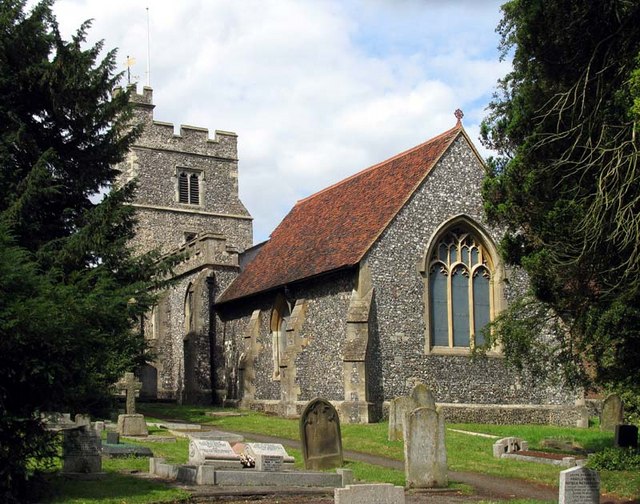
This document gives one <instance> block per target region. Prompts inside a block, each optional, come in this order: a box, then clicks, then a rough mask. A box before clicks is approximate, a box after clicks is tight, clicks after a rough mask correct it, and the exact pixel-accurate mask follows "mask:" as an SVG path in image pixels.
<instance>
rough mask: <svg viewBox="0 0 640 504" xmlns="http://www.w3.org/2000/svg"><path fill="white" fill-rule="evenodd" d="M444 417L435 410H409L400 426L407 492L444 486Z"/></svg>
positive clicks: (445, 460)
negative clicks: (402, 431) (412, 489)
mask: <svg viewBox="0 0 640 504" xmlns="http://www.w3.org/2000/svg"><path fill="white" fill-rule="evenodd" d="M444 434H445V431H444V416H443V415H442V414H440V413H439V412H438V411H436V409H435V408H430V407H428V406H424V407H421V408H417V409H415V410H413V411H412V412H411V413H410V414H409V416H408V417H407V419H406V420H405V423H404V468H405V469H404V470H405V478H406V486H407V487H409V488H439V487H446V486H447V485H448V477H447V453H446V450H445V441H444Z"/></svg>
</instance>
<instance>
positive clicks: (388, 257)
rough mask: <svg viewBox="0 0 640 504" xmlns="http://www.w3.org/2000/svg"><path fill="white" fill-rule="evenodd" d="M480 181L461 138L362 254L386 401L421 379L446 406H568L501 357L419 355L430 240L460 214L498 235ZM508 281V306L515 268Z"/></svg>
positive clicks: (562, 396) (558, 392)
mask: <svg viewBox="0 0 640 504" xmlns="http://www.w3.org/2000/svg"><path fill="white" fill-rule="evenodd" d="M483 176H484V168H483V166H482V165H481V164H480V162H479V161H478V159H477V158H476V157H475V155H474V154H473V152H472V151H471V150H470V149H469V148H468V147H467V143H466V142H465V141H464V140H463V139H462V138H461V137H459V138H458V139H457V140H456V141H455V142H454V144H453V145H452V146H451V148H450V149H449V151H448V152H447V153H446V154H445V155H444V156H443V158H442V159H441V160H440V161H439V162H438V163H437V164H436V166H435V167H434V168H433V169H432V171H431V173H430V174H429V176H428V177H427V178H426V180H425V181H424V183H423V184H422V186H421V187H420V188H419V189H418V190H417V191H416V192H415V193H414V195H413V196H412V197H411V199H410V200H409V201H408V202H407V204H406V205H405V207H404V208H403V209H402V210H401V211H400V212H399V214H398V215H397V216H396V218H395V219H394V221H393V222H392V223H391V225H390V226H389V227H388V228H387V230H386V231H385V232H384V233H383V234H382V236H381V237H380V238H379V239H378V241H377V242H376V243H375V244H374V246H373V247H372V249H371V250H370V252H369V254H368V255H367V257H366V259H367V261H368V263H369V265H370V268H371V276H372V282H373V285H374V289H375V293H376V309H377V331H378V335H377V339H378V340H379V344H380V356H379V359H380V360H379V366H380V373H381V375H382V376H384V381H383V395H384V400H386V401H389V400H391V399H393V398H394V397H396V396H399V395H408V394H409V392H410V391H411V388H412V387H413V385H414V384H415V383H416V382H419V381H421V382H423V383H425V384H426V385H427V386H428V387H429V388H430V389H431V390H433V392H434V394H435V395H436V397H438V399H439V401H442V402H444V403H468V404H474V403H486V404H497V403H502V404H546V403H550V404H564V403H567V402H571V403H573V400H574V395H573V394H572V393H571V392H570V391H568V390H563V389H560V388H556V387H552V386H544V385H543V386H535V387H534V386H532V385H531V384H530V383H529V382H528V380H527V379H526V377H520V376H518V375H517V374H516V373H514V372H512V371H511V370H509V369H507V368H506V366H505V365H504V362H503V359H502V358H500V357H489V358H487V359H477V360H476V361H472V360H471V359H470V356H468V355H434V354H426V353H425V337H428V336H426V335H428V332H427V330H426V329H427V328H426V325H425V318H424V315H425V298H424V293H425V284H424V277H423V275H422V274H421V273H420V272H419V268H420V267H421V265H424V256H425V253H426V250H427V247H428V245H429V241H430V239H431V237H432V235H433V234H434V233H435V232H436V230H437V229H438V228H439V227H440V226H441V225H442V224H443V223H445V222H447V221H448V220H450V219H452V218H454V217H456V216H459V215H461V214H464V215H466V216H468V217H469V218H471V219H472V220H474V221H475V222H477V223H479V224H480V225H481V226H482V227H483V228H484V229H485V230H486V231H487V232H488V233H489V234H490V235H491V236H493V238H494V241H497V240H498V239H499V236H500V234H501V233H500V230H498V229H495V228H493V227H491V226H490V225H489V224H488V223H487V222H486V221H485V219H484V215H483V210H482V201H481V196H480V187H481V183H482V178H483ZM506 276H507V279H508V283H506V284H505V286H504V294H505V297H506V300H507V302H509V301H511V300H513V299H515V297H516V296H517V295H518V294H519V293H520V292H523V289H524V286H525V285H526V277H525V275H524V273H523V272H521V271H518V270H511V271H507V272H506ZM447 418H448V416H447Z"/></svg>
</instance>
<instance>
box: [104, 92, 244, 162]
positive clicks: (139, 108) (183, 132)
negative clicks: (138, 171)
mask: <svg viewBox="0 0 640 504" xmlns="http://www.w3.org/2000/svg"><path fill="white" fill-rule="evenodd" d="M128 89H129V91H130V93H131V94H130V100H131V103H133V105H134V111H135V116H136V119H137V120H139V121H141V122H142V123H144V125H145V127H144V131H143V133H142V135H141V137H140V138H139V140H138V141H137V142H136V143H137V145H138V146H140V147H148V148H153V149H168V150H175V151H178V152H189V153H193V154H199V155H203V156H213V157H219V158H225V159H231V160H237V158H238V150H237V143H238V135H236V134H235V133H232V132H230V131H223V130H215V132H214V136H213V138H210V137H209V130H208V129H207V128H201V127H198V126H190V125H187V124H181V125H180V129H179V133H178V134H176V133H175V126H174V124H173V123H170V122H163V121H156V120H154V118H153V109H154V108H155V105H154V104H153V89H152V88H150V87H148V86H144V87H143V88H142V94H140V93H138V92H137V87H136V85H135V84H131V85H129V86H128ZM117 91H118V90H116V92H117Z"/></svg>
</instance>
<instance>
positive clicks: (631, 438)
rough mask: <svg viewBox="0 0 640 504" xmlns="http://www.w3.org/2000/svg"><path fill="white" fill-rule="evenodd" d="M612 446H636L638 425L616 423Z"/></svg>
mask: <svg viewBox="0 0 640 504" xmlns="http://www.w3.org/2000/svg"><path fill="white" fill-rule="evenodd" d="M614 446H616V447H617V448H638V427H637V426H635V425H626V424H620V425H616V431H615V437H614Z"/></svg>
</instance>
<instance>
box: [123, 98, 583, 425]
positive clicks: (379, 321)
mask: <svg viewBox="0 0 640 504" xmlns="http://www.w3.org/2000/svg"><path fill="white" fill-rule="evenodd" d="M152 97H153V92H152V90H151V89H150V88H148V87H145V88H144V89H143V93H142V94H135V93H133V94H132V101H133V102H134V105H135V111H136V117H137V119H138V120H140V121H142V123H143V124H144V132H143V134H142V136H141V137H140V139H139V140H138V142H137V144H136V145H135V146H134V147H133V148H132V150H131V152H130V154H129V156H128V158H127V159H126V160H125V162H123V163H122V165H121V166H120V170H121V176H122V178H123V180H129V179H131V178H133V177H135V178H137V180H138V191H137V196H136V199H135V202H134V206H135V208H136V210H137V216H138V230H137V238H136V241H135V244H134V245H135V246H136V247H138V249H139V250H149V249H152V248H159V249H160V250H161V251H162V252H164V253H167V254H169V253H175V252H179V253H181V254H182V255H181V257H182V260H181V262H180V263H179V264H178V266H177V267H176V269H175V278H174V283H173V284H172V285H171V287H170V288H169V289H168V290H167V291H166V292H164V293H163V294H162V295H161V297H160V299H159V302H158V304H157V306H156V307H154V309H153V311H152V312H151V313H150V314H149V315H148V317H147V318H146V320H145V321H144V334H145V338H147V340H148V342H149V344H150V347H151V348H152V350H153V355H154V360H153V362H150V363H149V364H148V365H147V366H145V367H144V368H143V369H141V370H139V375H140V377H141V378H142V380H143V391H142V392H143V394H144V395H146V396H147V397H153V398H159V399H173V400H177V401H179V402H183V403H208V404H211V403H215V404H227V405H237V406H240V407H243V408H251V409H255V410H261V411H267V412H273V413H276V414H280V415H284V416H295V415H298V414H299V413H300V412H301V410H302V408H303V407H304V405H305V404H306V403H307V402H308V401H310V400H312V399H314V398H315V397H322V398H325V399H328V400H330V401H331V402H332V403H333V404H334V405H335V406H336V408H337V409H338V411H339V413H340V416H341V419H342V421H343V422H352V423H364V422H372V421H377V420H379V419H381V418H383V417H384V415H385V413H386V408H387V407H388V401H389V400H390V399H393V398H394V397H396V396H398V395H406V394H408V393H409V391H410V390H411V388H412V387H413V386H414V385H415V383H417V382H423V383H425V384H427V385H428V386H429V387H430V388H431V389H433V390H434V392H435V395H436V397H437V399H438V403H439V405H440V406H441V407H442V408H443V410H444V411H445V414H446V418H447V421H478V422H512V423H523V422H526V423H555V424H566V425H575V424H576V421H577V420H579V419H580V415H581V414H583V408H581V407H579V406H576V402H575V400H576V397H577V396H576V394H575V392H573V391H571V390H568V389H565V388H563V387H560V386H557V385H551V384H540V383H538V384H532V383H531V382H530V380H528V379H527V378H526V376H521V375H518V374H517V373H515V372H514V371H513V370H510V369H508V368H507V367H506V366H505V364H504V359H503V357H502V354H501V352H500V349H499V348H496V349H495V350H493V351H490V352H488V354H487V356H486V357H485V358H478V359H472V358H471V357H472V356H471V354H472V350H473V348H474V346H475V345H479V344H482V343H483V332H482V329H483V327H484V326H485V325H486V324H487V323H489V322H490V321H491V320H493V319H494V318H495V317H496V315H497V314H498V313H499V312H500V311H501V310H502V309H503V308H504V307H505V306H506V305H507V304H508V303H509V302H510V301H511V300H513V299H514V298H515V297H516V296H517V295H518V294H519V293H521V292H522V291H523V289H524V288H525V286H526V278H525V275H524V274H523V273H522V272H521V271H519V270H516V269H510V268H508V267H507V266H506V265H505V264H503V262H502V260H501V258H500V256H499V254H498V251H497V248H496V240H497V238H498V237H499V235H500V230H499V229H496V228H495V227H493V226H492V225H490V224H489V223H488V222H486V220H485V218H484V214H483V210H482V201H481V197H480V191H479V189H480V185H481V183H482V179H483V175H484V165H483V161H482V159H481V157H480V155H479V154H478V152H477V151H476V149H475V147H474V145H473V143H472V142H471V140H470V138H469V136H468V135H467V133H466V132H465V130H464V128H463V127H462V124H461V122H460V119H458V122H457V124H455V126H454V127H453V128H451V129H449V130H447V131H445V132H443V133H442V134H440V135H438V136H436V137H435V138H432V139H430V140H427V141H426V142H424V143H422V144H420V145H418V146H416V147H414V148H412V149H409V150H407V151H405V152H402V153H400V154H398V155H396V156H394V157H392V158H390V159H387V160H385V161H382V162H380V163H379V164H376V165H374V166H371V167H369V168H366V169H364V170H363V171H361V172H359V173H357V174H355V175H353V176H351V177H349V178H347V179H345V180H343V181H341V182H338V183H337V184H334V185H333V186H331V187H328V188H326V189H324V190H322V191H320V192H318V193H316V194H313V195H311V196H309V197H307V198H305V199H303V200H300V201H298V202H297V203H296V205H295V206H294V207H293V208H292V209H291V211H290V212H289V214H288V215H287V216H286V217H285V218H284V220H283V221H282V222H281V223H280V225H279V226H278V227H277V228H276V229H275V230H274V231H273V233H272V234H271V237H270V239H269V240H268V241H266V242H264V243H261V244H258V245H255V246H254V245H253V243H252V218H251V216H250V215H249V212H248V211H247V209H246V208H245V207H244V205H243V204H242V202H241V201H240V199H239V197H238V157H237V137H236V135H235V134H234V133H229V132H225V131H216V132H215V135H214V136H213V139H211V138H210V137H209V132H208V131H207V130H206V129H202V128H197V127H192V126H184V125H183V126H181V127H180V130H179V134H175V133H174V127H173V125H172V124H168V123H162V122H159V121H156V120H154V116H153V108H154V105H153V99H152ZM452 122H453V121H452Z"/></svg>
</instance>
